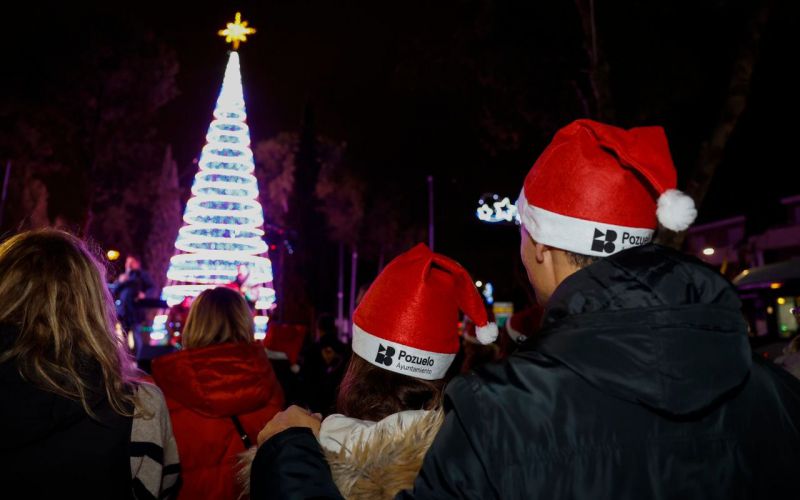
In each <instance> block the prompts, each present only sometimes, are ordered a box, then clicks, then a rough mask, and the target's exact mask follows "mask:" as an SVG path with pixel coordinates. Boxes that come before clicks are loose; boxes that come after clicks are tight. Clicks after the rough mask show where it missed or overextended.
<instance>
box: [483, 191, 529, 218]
mask: <svg viewBox="0 0 800 500" xmlns="http://www.w3.org/2000/svg"><path fill="white" fill-rule="evenodd" d="M475 215H477V216H478V219H480V220H481V221H483V222H489V223H492V224H496V223H499V222H505V223H515V224H519V213H518V212H517V206H516V205H515V204H514V203H512V202H511V199H509V197H508V196H506V197H504V198H502V199H501V198H500V196H499V195H496V194H485V195H483V196H482V197H481V199H480V200H479V201H478V209H477V210H476V212H475Z"/></svg>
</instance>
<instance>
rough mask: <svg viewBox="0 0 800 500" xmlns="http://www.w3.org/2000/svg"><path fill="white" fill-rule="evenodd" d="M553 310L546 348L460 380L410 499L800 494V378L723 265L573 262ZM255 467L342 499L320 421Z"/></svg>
mask: <svg viewBox="0 0 800 500" xmlns="http://www.w3.org/2000/svg"><path fill="white" fill-rule="evenodd" d="M547 309H548V310H547V314H546V317H545V324H544V330H543V334H542V337H541V340H540V341H539V344H538V345H527V346H523V348H522V349H520V350H519V351H518V352H517V353H516V354H514V355H512V356H511V357H510V358H509V359H508V360H507V361H506V362H504V363H502V364H499V365H489V366H486V367H484V368H483V369H480V370H478V371H477V372H476V373H472V374H469V375H466V376H463V377H459V378H457V379H455V380H453V381H452V382H451V383H450V384H449V385H448V387H447V391H446V399H445V405H446V408H445V409H446V411H447V416H446V419H445V423H444V426H443V427H442V429H441V431H440V432H439V434H438V435H437V437H436V439H435V441H434V443H433V445H432V447H431V449H430V450H429V451H428V454H427V455H426V458H425V461H424V464H423V467H422V470H421V471H420V474H419V476H418V477H417V480H416V482H415V484H414V489H413V491H407V492H402V493H399V495H398V498H401V499H410V498H474V499H484V498H503V499H507V498H585V499H598V498H613V499H643V498H658V499H694V498H697V499H717V498H718V499H734V498H797V497H796V496H792V493H790V491H792V490H793V491H794V492H795V493H794V495H797V493H796V492H797V491H799V490H800V483H798V479H797V471H798V465H799V464H800V384H798V382H797V381H796V380H795V379H794V378H792V377H791V376H790V375H788V374H786V373H784V372H782V371H781V370H780V369H778V368H774V367H772V366H771V365H769V364H767V363H765V362H762V361H760V360H755V361H754V360H753V358H752V357H751V354H750V349H749V346H748V341H747V335H746V324H745V322H744V319H743V317H742V314H741V312H740V302H739V299H738V297H737V295H736V292H735V291H734V290H733V288H732V287H731V286H730V284H729V283H728V282H727V281H725V280H724V279H723V278H722V277H720V276H719V274H718V273H717V272H715V271H714V270H712V269H709V268H707V267H705V266H704V265H703V264H701V263H699V262H698V261H696V260H694V259H692V258H690V257H687V256H684V255H682V254H679V253H677V252H674V251H671V250H668V249H665V248H662V247H657V246H654V245H649V246H645V247H640V248H636V249H631V250H627V251H624V252H621V253H619V254H616V255H614V256H611V257H608V258H605V259H603V260H601V261H599V262H597V263H595V264H592V265H591V266H588V267H586V268H584V269H583V270H581V271H579V272H577V273H575V274H573V275H572V276H570V277H569V278H567V279H566V280H565V281H564V282H563V283H562V284H561V286H559V288H558V289H557V290H556V292H555V294H554V296H553V297H552V298H551V300H550V302H549V304H548V307H547ZM251 479H252V494H253V498H254V499H256V500H259V499H262V498H309V497H323V498H325V497H327V498H339V493H338V492H337V491H336V488H335V486H334V485H333V483H332V481H331V476H330V472H329V470H328V468H327V465H326V463H325V461H324V458H323V456H322V455H321V453H320V451H319V447H318V445H317V444H316V442H315V441H314V438H313V435H312V434H311V433H310V432H309V431H308V430H300V429H289V430H288V431H285V432H283V433H281V434H278V435H276V436H275V437H273V438H272V439H271V440H270V441H268V442H267V443H265V445H264V446H262V449H261V450H259V453H258V456H257V458H256V461H255V463H254V466H253V471H252V477H251ZM786 495H789V496H786Z"/></svg>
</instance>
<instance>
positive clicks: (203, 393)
mask: <svg viewBox="0 0 800 500" xmlns="http://www.w3.org/2000/svg"><path fill="white" fill-rule="evenodd" d="M182 337H183V345H184V347H185V349H184V350H183V351H181V352H177V353H174V354H169V355H167V356H163V357H161V358H158V359H156V360H155V361H154V362H153V377H154V378H155V381H156V383H157V384H158V386H159V387H160V388H161V390H162V391H163V392H164V395H165V396H166V399H167V406H168V407H169V412H170V416H171V418H172V426H173V429H174V433H175V439H176V440H177V442H178V452H179V453H180V457H181V467H182V473H183V487H182V488H181V491H180V494H179V498H188V499H201V498H214V499H235V498H237V497H238V496H239V492H240V491H239V487H238V486H237V484H236V483H235V480H234V476H235V473H236V470H235V469H236V463H237V455H238V454H239V453H241V452H243V451H245V450H246V449H247V448H249V447H250V446H251V445H255V444H256V436H257V435H258V432H259V431H260V430H261V428H262V427H263V426H264V425H265V424H266V423H267V422H268V421H269V420H270V419H271V418H272V416H273V415H274V414H275V413H277V412H278V411H280V410H281V409H282V407H283V391H282V390H281V387H280V385H279V384H278V380H277V378H276V377H275V373H274V372H273V371H272V366H271V365H270V362H269V359H267V353H266V351H265V350H264V347H263V346H261V345H260V344H255V343H253V317H252V315H251V313H250V309H249V308H248V306H247V303H246V302H245V300H244V298H242V296H241V295H240V294H239V293H237V292H235V291H234V290H230V289H228V288H215V289H212V290H206V291H204V292H203V293H201V294H200V295H199V296H198V297H197V299H195V301H194V303H193V304H192V308H191V310H190V312H189V317H188V318H187V320H186V327H185V328H184V331H183V335H182Z"/></svg>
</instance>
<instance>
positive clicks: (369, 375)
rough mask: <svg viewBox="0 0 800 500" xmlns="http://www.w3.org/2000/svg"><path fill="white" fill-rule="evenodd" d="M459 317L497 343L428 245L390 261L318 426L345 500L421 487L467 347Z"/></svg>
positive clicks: (480, 310)
mask: <svg viewBox="0 0 800 500" xmlns="http://www.w3.org/2000/svg"><path fill="white" fill-rule="evenodd" d="M459 310H461V311H463V312H464V313H465V314H467V315H468V316H469V317H470V318H471V320H472V321H473V322H474V323H475V325H476V338H477V339H478V341H479V342H482V343H484V344H488V343H491V342H493V341H494V340H495V338H496V337H497V327H496V325H495V324H494V323H490V322H489V320H488V316H487V313H486V309H485V307H484V304H483V300H482V299H481V296H480V294H479V293H478V290H477V289H476V288H475V285H474V282H473V281H472V278H471V277H470V275H469V274H468V273H467V271H466V270H465V269H464V268H463V267H461V265H460V264H458V263H457V262H455V261H454V260H452V259H450V258H448V257H445V256H443V255H440V254H437V253H434V252H432V251H431V250H430V249H428V247H427V246H425V245H423V244H419V245H417V246H415V247H414V248H412V249H411V250H409V251H408V252H406V253H404V254H402V255H400V256H398V257H397V258H396V259H394V260H393V261H392V262H391V263H389V265H388V266H386V268H385V269H384V270H383V272H382V273H381V274H380V275H379V276H378V277H377V278H376V280H375V282H374V283H373V284H372V286H371V287H370V288H369V290H368V291H367V293H366V295H365V296H364V298H363V300H362V301H361V303H360V304H359V306H358V308H357V309H356V311H355V314H354V318H353V345H352V348H353V354H354V355H353V356H352V357H351V360H350V363H349V365H348V368H347V372H346V373H345V375H344V379H343V380H342V383H341V386H340V389H339V396H338V400H337V410H338V411H339V413H336V414H333V415H330V416H328V417H327V418H325V419H324V420H323V421H322V423H321V425H320V428H319V442H320V444H321V446H322V448H323V449H324V450H325V455H326V459H327V461H328V464H329V465H330V467H331V472H332V475H333V478H334V480H335V482H336V485H337V487H338V488H339V490H340V491H341V492H342V494H343V495H344V496H345V497H346V498H370V499H372V498H393V497H394V495H395V494H396V493H397V492H398V491H400V490H402V489H404V488H408V487H410V486H411V485H412V484H413V480H414V477H415V476H416V475H417V472H418V471H419V469H420V467H421V466H422V459H423V457H424V456H425V452H426V450H427V449H428V447H429V446H430V444H431V443H432V442H433V438H434V436H435V435H436V432H437V431H438V430H439V427H440V426H441V424H442V421H443V415H442V412H441V411H439V410H438V409H437V407H438V405H439V403H440V400H441V396H442V392H443V389H444V386H445V383H446V381H447V379H448V372H449V368H450V366H451V364H452V363H453V360H454V359H455V357H456V353H457V352H458V350H459V347H460V341H459V330H458V320H459ZM288 411H291V409H290V410H288Z"/></svg>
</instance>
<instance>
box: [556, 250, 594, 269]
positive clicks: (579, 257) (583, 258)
mask: <svg viewBox="0 0 800 500" xmlns="http://www.w3.org/2000/svg"><path fill="white" fill-rule="evenodd" d="M564 253H566V254H567V258H568V259H569V261H570V262H572V263H573V264H574V265H576V266H578V267H580V268H581V269H583V268H584V267H586V266H589V265H592V264H594V263H595V262H597V261H598V260H600V259H601V258H602V257H594V256H591V255H584V254H582V253H575V252H569V251H567V250H564Z"/></svg>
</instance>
